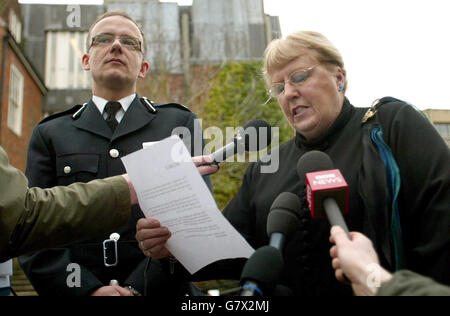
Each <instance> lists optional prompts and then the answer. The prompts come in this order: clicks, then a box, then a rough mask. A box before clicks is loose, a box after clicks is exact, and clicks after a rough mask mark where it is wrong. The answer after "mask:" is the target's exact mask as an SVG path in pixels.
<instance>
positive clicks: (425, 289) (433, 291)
mask: <svg viewBox="0 0 450 316" xmlns="http://www.w3.org/2000/svg"><path fill="white" fill-rule="evenodd" d="M377 296H450V287H448V286H446V285H442V284H439V283H437V282H435V281H434V280H432V279H430V278H428V277H425V276H422V275H419V274H417V273H414V272H412V271H408V270H402V271H399V272H396V273H394V275H393V277H392V279H391V280H390V281H389V282H386V283H385V284H383V285H382V286H381V288H380V289H379V290H378V293H377Z"/></svg>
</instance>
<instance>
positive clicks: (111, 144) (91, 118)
mask: <svg viewBox="0 0 450 316" xmlns="http://www.w3.org/2000/svg"><path fill="white" fill-rule="evenodd" d="M87 47H88V50H87V53H86V54H85V55H84V56H83V58H82V63H83V68H84V69H85V70H86V71H90V72H91V74H92V78H93V85H92V93H93V97H92V99H91V100H90V101H89V102H88V103H87V104H85V105H83V106H76V107H74V108H73V109H71V110H69V111H66V112H63V113H60V114H56V115H53V116H50V117H48V118H47V119H45V120H43V121H42V122H41V123H40V124H39V125H38V126H37V127H36V128H35V130H34V132H33V136H32V138H31V141H30V147H29V151H28V167H27V172H26V174H27V176H28V178H29V181H30V186H39V187H51V186H54V185H68V184H70V183H73V182H87V181H90V180H93V179H97V178H105V177H109V176H113V175H117V174H122V173H124V172H125V169H124V166H123V164H122V162H121V159H120V158H121V157H123V156H126V155H128V154H130V153H132V152H135V151H137V150H139V149H141V148H142V146H143V145H142V144H143V143H146V142H155V141H159V140H162V139H164V138H166V137H169V136H170V135H171V134H172V132H173V131H174V130H176V129H177V128H180V127H182V128H184V130H188V131H189V132H190V133H188V134H187V135H189V134H190V137H185V138H184V139H183V140H184V141H185V143H186V144H190V145H191V153H192V154H194V152H193V151H194V149H195V148H198V146H195V143H196V142H197V145H198V142H200V144H202V133H201V130H200V132H199V129H198V128H195V126H196V116H195V114H193V113H192V112H190V111H189V110H188V109H186V108H184V107H183V106H181V105H178V104H174V103H171V104H165V105H158V104H155V103H153V102H151V101H150V100H148V99H145V98H141V97H140V96H138V95H137V94H136V82H137V79H138V78H144V77H145V75H146V74H147V72H148V70H149V63H148V62H146V61H145V60H144V56H145V39H144V34H143V33H142V31H141V30H140V29H139V27H138V25H137V24H136V22H135V21H133V20H132V18H130V17H129V16H128V15H126V14H124V13H119V12H109V13H106V14H104V15H102V16H100V17H99V18H98V19H97V21H96V22H95V23H94V24H93V25H92V26H91V28H90V31H89V35H88V42H87ZM183 136H186V135H183ZM200 148H202V145H200ZM197 154H198V155H200V153H197ZM148 163H151V161H149V162H148ZM149 181H151V179H149ZM205 181H207V184H208V185H209V186H210V183H209V179H208V178H206V179H205ZM142 216H143V215H142V212H141V211H140V209H139V208H137V207H136V208H135V209H133V211H132V215H131V217H130V219H129V223H128V225H127V226H125V227H122V228H121V229H119V230H117V231H113V232H110V233H108V234H106V235H103V236H102V235H99V238H98V239H96V240H92V241H90V242H88V243H83V244H77V245H74V246H72V247H68V248H60V249H53V250H50V251H47V252H43V253H38V254H33V255H29V256H25V257H21V258H20V263H21V265H22V267H23V268H24V271H25V273H26V274H27V276H28V277H29V279H30V281H31V282H32V284H33V286H34V287H35V289H36V291H37V292H38V293H39V294H40V295H102V296H109V295H129V294H130V293H132V294H135V292H134V291H133V288H140V287H142V286H140V285H139V284H137V283H139V282H143V280H142V276H141V275H139V277H136V273H133V272H134V271H135V270H136V269H137V267H138V266H139V265H142V263H143V262H144V260H145V257H144V256H143V254H142V252H141V251H140V250H139V248H138V245H137V241H136V240H135V238H134V237H135V234H136V231H135V229H136V221H137V220H138V219H139V218H140V217H142ZM96 224H97V225H98V226H101V225H102V221H101V220H100V221H98V222H97V223H96ZM112 233H114V234H113V235H112ZM112 236H113V238H110V237H112ZM105 248H107V249H105ZM70 263H77V264H79V265H80V266H81V278H82V280H81V287H68V286H67V283H66V279H67V271H66V269H67V266H68V265H69V264H70ZM111 280H117V281H118V283H119V285H120V289H119V290H118V287H117V286H115V287H113V286H109V284H110V281H111Z"/></svg>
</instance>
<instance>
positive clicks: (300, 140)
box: [295, 98, 355, 150]
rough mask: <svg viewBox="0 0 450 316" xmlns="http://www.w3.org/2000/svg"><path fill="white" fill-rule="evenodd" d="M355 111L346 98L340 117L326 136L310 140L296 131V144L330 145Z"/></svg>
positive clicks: (313, 147) (305, 145) (312, 147)
mask: <svg viewBox="0 0 450 316" xmlns="http://www.w3.org/2000/svg"><path fill="white" fill-rule="evenodd" d="M354 112H355V108H354V107H353V105H351V104H350V101H349V100H348V99H347V98H345V100H344V105H343V106H342V110H341V113H339V115H338V117H337V118H336V120H335V121H334V123H333V124H332V125H331V127H330V128H329V129H328V131H327V132H326V133H325V135H324V136H322V137H321V138H319V139H316V140H314V141H308V140H306V138H305V137H304V136H303V135H302V134H300V133H299V132H296V135H295V144H296V145H297V147H306V148H308V149H319V150H324V149H325V148H326V147H328V145H329V143H330V142H331V141H332V140H333V139H334V138H336V137H337V136H338V135H339V134H340V131H341V130H342V129H343V128H344V127H345V126H346V125H347V123H348V121H349V120H350V118H351V117H352V115H353V113H354Z"/></svg>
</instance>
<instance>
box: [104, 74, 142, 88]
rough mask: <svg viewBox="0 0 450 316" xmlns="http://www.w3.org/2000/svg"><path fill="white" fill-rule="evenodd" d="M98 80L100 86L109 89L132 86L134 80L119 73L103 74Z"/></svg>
mask: <svg viewBox="0 0 450 316" xmlns="http://www.w3.org/2000/svg"><path fill="white" fill-rule="evenodd" d="M98 81H99V82H101V83H102V86H104V87H107V88H109V89H123V88H125V87H128V86H132V85H133V84H134V82H135V81H136V80H132V79H130V78H126V77H124V76H123V75H121V74H117V73H110V74H103V76H102V77H101V78H99V80H98Z"/></svg>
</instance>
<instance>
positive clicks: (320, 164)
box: [297, 151, 351, 239]
mask: <svg viewBox="0 0 450 316" xmlns="http://www.w3.org/2000/svg"><path fill="white" fill-rule="evenodd" d="M297 173H298V175H299V177H300V179H306V200H307V202H308V206H309V209H310V211H311V215H312V217H313V218H324V217H328V221H329V222H330V224H331V226H335V225H337V226H340V227H341V228H342V229H343V230H344V231H345V232H346V233H347V236H348V238H349V239H351V237H350V233H349V230H348V228H347V224H346V223H345V221H344V217H343V216H342V215H343V214H347V213H348V199H349V195H348V185H347V182H346V181H345V179H344V177H343V176H342V174H341V172H340V171H339V169H334V168H333V162H332V161H331V158H330V157H329V156H328V155H327V154H325V153H324V152H321V151H310V152H308V153H306V154H304V155H303V156H302V157H301V158H300V159H299V161H298V163H297Z"/></svg>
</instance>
